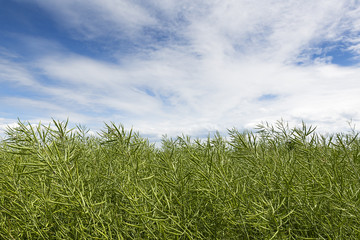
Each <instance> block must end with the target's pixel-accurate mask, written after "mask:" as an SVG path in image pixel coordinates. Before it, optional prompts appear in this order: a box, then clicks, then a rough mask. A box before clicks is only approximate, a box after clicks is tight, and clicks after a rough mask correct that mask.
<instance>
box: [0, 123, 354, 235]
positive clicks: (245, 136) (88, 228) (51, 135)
mask: <svg viewBox="0 0 360 240" xmlns="http://www.w3.org/2000/svg"><path fill="white" fill-rule="evenodd" d="M314 130H315V129H314V128H313V127H308V126H306V125H305V124H303V125H302V126H301V127H299V128H290V127H288V126H287V124H286V123H284V122H281V121H279V122H277V123H276V124H275V125H274V126H271V125H267V124H265V125H260V126H259V128H258V130H257V131H256V132H240V131H238V130H236V129H232V130H229V132H228V135H227V136H226V137H223V136H220V134H215V135H213V136H211V137H209V138H208V139H202V140H200V139H193V138H191V139H190V137H187V136H182V137H178V138H174V139H170V138H165V137H164V139H163V140H162V142H161V144H160V146H159V147H155V146H154V145H152V144H150V143H149V141H148V140H147V139H144V138H142V137H140V136H139V134H137V133H133V132H132V131H131V130H125V129H124V127H123V126H121V125H120V126H117V125H115V124H113V123H111V124H108V125H106V126H105V127H104V130H103V131H102V132H101V133H99V135H98V136H92V135H89V134H87V129H86V128H84V127H81V126H78V127H77V128H75V129H68V127H67V122H58V121H54V122H53V124H52V125H51V126H44V125H41V124H39V125H38V126H31V125H30V124H27V123H22V122H20V121H19V124H18V126H17V127H14V128H9V129H8V130H7V132H6V136H5V138H4V140H2V141H1V143H0V145H1V147H0V239H360V194H359V191H360V138H359V137H358V135H357V134H356V131H355V130H353V131H349V132H348V133H338V134H333V135H329V136H326V137H325V136H322V135H320V134H318V133H316V130H315V131H314Z"/></svg>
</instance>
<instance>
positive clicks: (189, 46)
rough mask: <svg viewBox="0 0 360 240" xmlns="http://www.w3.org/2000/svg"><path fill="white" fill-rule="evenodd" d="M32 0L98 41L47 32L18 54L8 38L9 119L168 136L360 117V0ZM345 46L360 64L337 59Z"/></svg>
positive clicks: (66, 27)
mask: <svg viewBox="0 0 360 240" xmlns="http://www.w3.org/2000/svg"><path fill="white" fill-rule="evenodd" d="M32 2H33V4H37V5H38V6H39V7H40V8H41V9H43V10H44V11H46V12H48V13H49V14H50V15H51V16H52V17H53V19H54V20H55V21H56V22H57V24H58V26H59V28H61V29H62V31H63V32H64V34H67V35H68V36H69V38H71V39H73V40H74V41H77V42H79V43H81V44H84V45H88V46H89V47H88V49H89V50H88V52H87V54H83V53H82V52H79V51H77V49H76V48H71V47H69V46H68V45H66V44H65V43H63V42H61V41H60V40H56V39H43V42H48V43H49V42H51V43H52V44H48V45H49V46H53V47H48V51H41V53H39V54H37V55H33V56H30V57H29V56H27V59H30V60H19V59H14V57H11V56H15V55H19V54H20V55H21V53H19V52H17V51H16V49H5V48H2V51H0V54H1V53H3V54H1V55H0V79H1V80H0V84H2V85H3V86H7V87H8V88H10V87H11V88H14V89H18V90H17V91H18V92H23V94H18V95H16V94H15V95H10V94H5V93H2V96H1V97H0V103H1V104H6V105H8V106H9V107H11V108H12V109H15V110H12V111H10V110H9V109H4V110H2V109H0V112H3V113H2V114H5V116H7V118H3V119H2V120H1V119H0V123H1V124H3V125H4V124H5V123H11V121H10V120H8V119H16V117H18V116H19V115H20V116H19V117H21V116H23V117H25V118H26V120H33V119H36V120H37V119H49V118H50V117H54V118H59V119H65V118H66V117H69V118H70V120H71V121H73V122H78V123H84V124H86V125H88V126H89V127H93V128H99V127H101V126H102V122H104V121H105V122H107V121H115V122H122V123H124V124H125V126H128V127H131V126H134V127H135V129H137V130H140V132H141V133H143V134H144V135H148V136H153V137H154V138H159V137H161V135H162V134H169V135H171V136H175V135H177V134H180V133H186V134H192V135H197V136H202V135H204V134H205V135H206V134H207V133H208V132H209V131H215V130H219V131H221V132H224V131H226V129H227V128H232V127H238V128H253V127H254V126H255V125H256V124H258V123H260V122H261V121H270V122H271V121H275V120H279V119H280V118H283V119H285V120H287V121H289V122H291V123H294V124H296V123H298V122H300V121H301V120H304V121H305V122H308V123H310V124H313V125H318V126H319V129H322V130H323V131H342V130H344V129H345V128H346V121H347V120H350V119H352V120H353V122H355V123H358V122H360V111H359V110H357V109H358V106H360V99H359V98H358V94H359V93H360V84H359V83H358V79H359V78H360V69H359V64H358V54H359V49H360V47H359V46H360V39H359V37H358V36H359V32H360V14H359V11H360V6H359V3H358V2H357V1H345V0H344V1H335V0H332V1H329V0H326V1H325V0H320V1H310V0H305V1H301V2H299V1H279V0H274V1H265V0H259V1H245V0H244V1H235V0H234V1H215V0H213V1H200V0H199V1H187V0H185V1H173V0H167V1H157V0H149V1H146V3H145V2H144V1H127V0H122V1H115V0H105V1H104V0H102V1H100V0H91V1H86V2H85V1H80V0H76V1H70V0H54V1H51V2H50V1H45V0H33V1H32ZM18 37H19V38H21V36H18ZM22 37H24V36H22ZM27 39H30V40H29V41H27V42H28V46H27V47H28V48H33V47H32V46H34V44H30V43H31V42H33V43H34V42H39V41H40V42H41V41H42V40H41V36H40V37H36V38H29V36H28V37H27ZM339 46H341V48H340V47H339ZM92 47H94V48H98V49H101V54H100V55H101V56H106V57H105V58H104V57H98V55H99V50H92V49H91V48H92ZM334 49H336V51H334ZM0 50H1V49H0ZM5 53H6V54H5ZM335 53H336V54H335ZM341 54H347V55H346V56H347V57H348V58H351V59H352V62H353V64H352V65H350V66H343V65H341V64H334V59H339V58H340V55H341ZM338 62H340V63H341V61H340V60H338ZM20 112H21V114H19V113H20ZM16 115H17V116H16ZM3 125H0V128H2V127H1V126H3Z"/></svg>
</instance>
